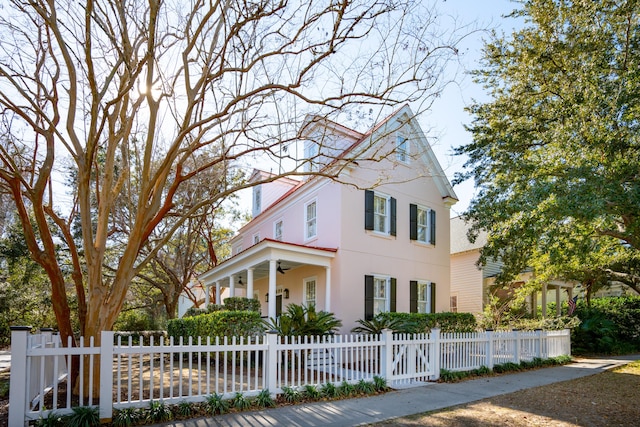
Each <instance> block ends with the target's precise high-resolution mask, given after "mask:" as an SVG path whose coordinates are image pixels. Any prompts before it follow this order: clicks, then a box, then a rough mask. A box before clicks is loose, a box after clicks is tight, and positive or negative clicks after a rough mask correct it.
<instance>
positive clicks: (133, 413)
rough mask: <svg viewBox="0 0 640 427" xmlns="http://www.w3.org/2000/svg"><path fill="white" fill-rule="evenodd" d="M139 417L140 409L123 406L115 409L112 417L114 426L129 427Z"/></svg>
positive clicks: (134, 423)
mask: <svg viewBox="0 0 640 427" xmlns="http://www.w3.org/2000/svg"><path fill="white" fill-rule="evenodd" d="M140 419H141V414H140V411H139V410H138V409H137V408H124V409H121V410H119V411H116V413H115V416H114V417H113V426H114V427H130V426H133V425H136V423H137V422H138V420H140Z"/></svg>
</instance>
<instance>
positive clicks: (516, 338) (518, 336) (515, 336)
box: [512, 329, 522, 363]
mask: <svg viewBox="0 0 640 427" xmlns="http://www.w3.org/2000/svg"><path fill="white" fill-rule="evenodd" d="M512 332H513V339H514V341H515V348H514V355H513V357H514V359H515V360H514V361H513V363H520V354H521V353H522V349H521V345H520V339H521V334H520V330H519V329H512Z"/></svg>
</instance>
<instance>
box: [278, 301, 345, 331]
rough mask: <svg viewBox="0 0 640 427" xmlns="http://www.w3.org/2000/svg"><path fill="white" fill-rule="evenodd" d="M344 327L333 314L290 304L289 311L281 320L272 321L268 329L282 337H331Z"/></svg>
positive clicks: (311, 307)
mask: <svg viewBox="0 0 640 427" xmlns="http://www.w3.org/2000/svg"><path fill="white" fill-rule="evenodd" d="M340 326H342V321H340V320H338V319H336V317H335V315H334V314H333V313H329V312H326V311H316V308H315V306H313V305H311V306H309V307H306V306H303V305H298V304H289V305H288V306H287V311H286V312H285V313H284V314H282V315H281V316H280V318H279V319H273V318H272V319H270V322H269V323H268V325H267V327H268V328H270V329H273V330H275V331H277V332H278V334H279V335H282V336H318V335H329V334H331V333H333V332H336V331H337V330H338V328H340Z"/></svg>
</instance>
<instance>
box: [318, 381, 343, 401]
mask: <svg viewBox="0 0 640 427" xmlns="http://www.w3.org/2000/svg"><path fill="white" fill-rule="evenodd" d="M320 391H321V392H322V395H323V396H325V397H327V398H329V399H333V398H336V397H338V396H340V392H339V390H338V387H336V385H335V384H334V383H326V384H324V385H323V386H322V388H321V389H320Z"/></svg>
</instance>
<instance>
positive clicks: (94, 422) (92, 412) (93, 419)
mask: <svg viewBox="0 0 640 427" xmlns="http://www.w3.org/2000/svg"><path fill="white" fill-rule="evenodd" d="M72 411H73V413H72V414H71V415H68V416H66V417H64V418H65V422H64V425H65V426H68V427H95V426H99V425H100V414H99V412H98V408H97V407H95V406H76V407H75V408H73V409H72Z"/></svg>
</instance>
